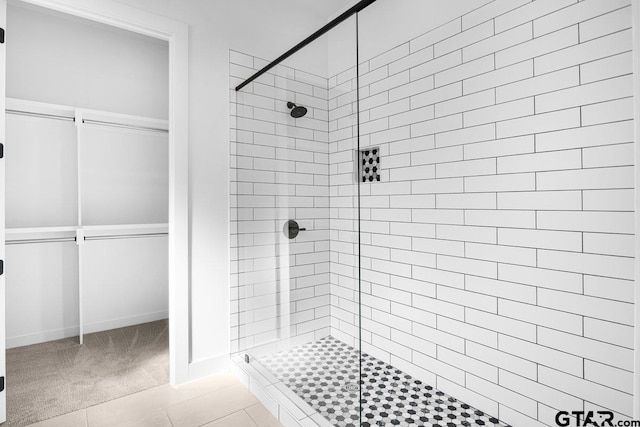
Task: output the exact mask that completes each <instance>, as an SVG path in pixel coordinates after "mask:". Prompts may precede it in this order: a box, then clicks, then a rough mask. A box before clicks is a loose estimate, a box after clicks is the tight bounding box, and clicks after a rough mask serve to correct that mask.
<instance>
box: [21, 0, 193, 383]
mask: <svg viewBox="0 0 640 427" xmlns="http://www.w3.org/2000/svg"><path fill="white" fill-rule="evenodd" d="M20 1H22V2H24V3H29V4H33V5H36V6H41V7H44V8H48V9H52V10H55V11H57V12H62V13H65V14H69V15H73V16H77V17H80V18H84V19H88V20H91V21H96V22H99V23H102V24H106V25H110V26H113V27H117V28H121V29H124V30H128V31H132V32H135V33H139V34H144V35H146V36H150V37H154V38H157V39H161V40H165V41H167V42H168V43H169V265H168V269H169V373H170V375H169V376H170V383H171V384H172V385H174V386H175V385H178V384H181V383H184V382H187V381H189V380H191V379H192V378H190V376H189V362H190V333H189V330H190V306H189V294H190V276H189V187H188V185H189V145H188V141H189V113H188V112H189V65H188V63H189V26H188V25H187V24H185V23H182V22H179V21H176V20H173V19H170V18H166V17H163V16H160V15H155V14H153V13H149V12H145V11H143V10H140V9H136V8H133V7H129V6H126V5H123V4H120V3H117V2H115V1H113V0H20Z"/></svg>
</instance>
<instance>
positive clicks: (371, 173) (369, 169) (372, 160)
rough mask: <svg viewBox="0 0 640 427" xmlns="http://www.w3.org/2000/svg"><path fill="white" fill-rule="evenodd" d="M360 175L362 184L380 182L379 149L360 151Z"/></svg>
mask: <svg viewBox="0 0 640 427" xmlns="http://www.w3.org/2000/svg"><path fill="white" fill-rule="evenodd" d="M360 173H361V179H362V182H379V181H380V149H379V148H367V149H364V150H360Z"/></svg>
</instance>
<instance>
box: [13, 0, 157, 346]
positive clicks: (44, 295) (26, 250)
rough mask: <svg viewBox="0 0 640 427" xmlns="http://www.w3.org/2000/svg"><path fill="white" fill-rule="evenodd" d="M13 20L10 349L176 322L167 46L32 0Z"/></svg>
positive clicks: (15, 5) (17, 10) (16, 4)
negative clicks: (171, 282) (172, 314)
mask: <svg viewBox="0 0 640 427" xmlns="http://www.w3.org/2000/svg"><path fill="white" fill-rule="evenodd" d="M8 22H9V25H10V26H11V28H12V30H13V31H12V33H11V35H12V43H11V44H10V46H9V50H8V52H7V62H8V68H7V96H8V99H7V107H6V143H5V147H4V151H5V156H6V159H7V162H6V165H7V166H6V250H7V254H6V268H5V270H6V277H7V296H6V302H7V326H6V329H7V348H8V349H9V348H15V347H21V346H26V345H31V344H37V343H42V342H47V341H52V340H57V339H62V338H69V337H79V343H82V342H83V336H84V335H85V334H89V333H94V332H99V331H105V330H110V329H114V328H121V327H126V326H131V325H137V324H141V323H146V322H152V321H157V320H161V319H166V318H167V317H168V225H167V223H168V205H169V200H168V198H169V196H168V194H169V142H168V129H169V125H168V121H167V118H168V45H167V44H166V42H162V41H158V40H154V39H151V38H149V37H145V36H141V35H138V34H134V33H130V32H128V31H124V30H120V29H117V28H114V27H109V26H106V25H102V24H97V23H93V22H89V21H86V20H82V19H79V18H74V17H70V16H68V15H64V14H61V13H56V12H52V11H49V10H47V9H44V8H38V7H35V6H31V5H26V4H23V3H20V2H10V4H9V8H8ZM18 52H19V54H18Z"/></svg>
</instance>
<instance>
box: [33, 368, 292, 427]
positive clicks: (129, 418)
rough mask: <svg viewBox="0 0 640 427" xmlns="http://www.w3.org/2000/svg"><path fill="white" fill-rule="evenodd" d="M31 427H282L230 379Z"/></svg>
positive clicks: (158, 391)
mask: <svg viewBox="0 0 640 427" xmlns="http://www.w3.org/2000/svg"><path fill="white" fill-rule="evenodd" d="M32 426H35V427H113V426H118V427H134V426H135V427H200V426H205V427H282V425H281V424H280V423H279V422H278V421H277V420H276V419H275V418H274V417H273V416H272V415H271V414H270V413H269V411H268V410H267V409H266V408H265V407H264V406H263V405H262V404H261V403H260V402H259V401H258V399H256V397H255V396H254V395H253V394H251V393H250V392H249V391H248V390H247V389H246V388H245V387H244V386H243V385H242V384H241V383H240V382H239V381H238V380H237V379H236V378H235V377H234V376H233V375H231V374H225V375H216V376H212V377H208V378H204V379H202V380H198V381H194V382H191V383H188V384H185V385H182V386H180V387H178V388H174V387H171V386H170V385H164V386H161V387H156V388H152V389H150V390H146V391H143V392H140V393H136V394H133V395H131V396H126V397H122V398H120V399H116V400H112V401H110V402H105V403H102V404H100V405H96V406H92V407H90V408H87V409H83V410H81V411H77V412H73V413H71V414H66V415H63V416H60V417H57V418H53V419H50V420H47V421H43V422H40V423H37V424H32Z"/></svg>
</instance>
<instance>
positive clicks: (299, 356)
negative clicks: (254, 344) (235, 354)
mask: <svg viewBox="0 0 640 427" xmlns="http://www.w3.org/2000/svg"><path fill="white" fill-rule="evenodd" d="M260 361H261V362H262V363H263V364H264V365H265V367H267V368H268V369H269V370H270V371H271V372H272V373H273V374H274V375H275V376H276V377H277V378H278V379H279V380H280V381H282V382H283V383H284V384H286V385H287V387H289V388H290V389H292V390H293V391H294V392H295V393H296V394H297V395H298V396H300V397H301V398H302V399H303V400H304V401H305V402H307V403H308V404H309V405H310V406H311V407H313V409H315V410H316V411H317V412H318V413H320V414H321V415H322V416H323V417H325V418H326V419H327V420H329V422H330V423H331V424H333V425H335V426H338V427H361V425H360V421H359V419H360V410H359V403H358V400H359V399H360V393H359V391H358V387H359V386H358V377H359V363H358V353H357V351H356V350H355V349H354V348H353V347H350V346H348V345H347V344H345V343H343V342H342V341H339V340H337V339H335V338H333V337H327V338H324V339H321V340H319V341H316V342H313V343H310V344H306V345H303V346H300V347H296V348H293V349H291V350H287V351H284V352H281V353H278V354H275V355H273V356H270V357H265V358H261V359H260ZM362 371H363V375H362V402H363V411H362V427H375V426H400V427H418V426H426V427H456V426H493V427H498V426H501V427H502V426H506V424H504V423H501V422H500V421H498V420H497V419H495V418H493V417H491V416H490V415H487V414H485V413H483V412H482V411H479V410H477V409H474V408H472V407H471V406H469V405H467V404H465V403H462V402H460V401H458V400H457V399H455V398H453V397H451V396H449V395H447V394H445V393H443V392H441V391H439V390H436V389H434V388H433V387H431V386H429V385H427V384H424V383H423V382H421V381H419V380H416V379H414V378H412V377H411V376H410V375H407V374H405V373H404V372H402V371H400V370H399V369H396V368H394V367H393V366H391V365H389V364H386V363H384V362H382V361H380V360H378V359H376V358H374V357H372V356H369V355H368V354H366V353H363V354H362Z"/></svg>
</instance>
